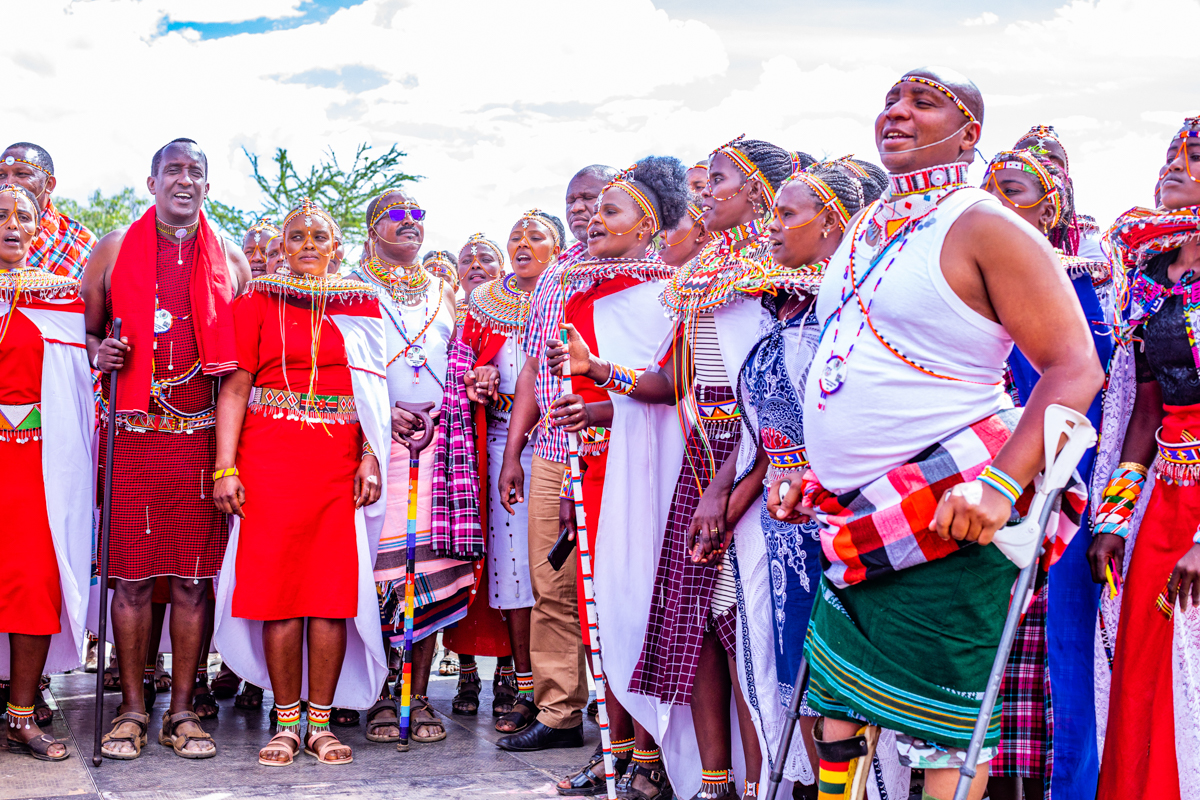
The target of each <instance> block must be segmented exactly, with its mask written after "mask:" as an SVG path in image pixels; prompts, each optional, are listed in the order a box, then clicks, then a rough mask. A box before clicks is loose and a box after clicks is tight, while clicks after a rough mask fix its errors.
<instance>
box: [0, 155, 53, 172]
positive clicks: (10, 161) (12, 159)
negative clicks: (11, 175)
mask: <svg viewBox="0 0 1200 800" xmlns="http://www.w3.org/2000/svg"><path fill="white" fill-rule="evenodd" d="M4 163H5V164H7V165H8V166H10V167H11V166H12V165H13V164H28V165H29V166H31V167H33V168H34V169H36V170H37V171H38V172H41V173H42V174H43V175H48V176H49V175H53V174H54V173H53V172H51V171H50V170H48V169H46V168H45V167H43V166H42V165H41V164H35V163H33V162H32V161H29V160H28V159H25V158H17V157H16V156H5V157H4Z"/></svg>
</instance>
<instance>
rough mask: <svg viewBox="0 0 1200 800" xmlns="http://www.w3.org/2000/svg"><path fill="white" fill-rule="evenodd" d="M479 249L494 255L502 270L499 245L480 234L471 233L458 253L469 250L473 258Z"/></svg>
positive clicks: (502, 259) (502, 262)
mask: <svg viewBox="0 0 1200 800" xmlns="http://www.w3.org/2000/svg"><path fill="white" fill-rule="evenodd" d="M551 227H553V226H551ZM480 247H486V248H487V249H489V250H491V251H492V252H493V253H495V254H496V261H497V262H498V263H499V264H500V268H501V269H504V251H502V250H501V249H500V245H498V244H496V243H495V242H493V241H492V240H491V239H489V238H487V237H486V236H484V235H483V234H482V233H472V234H471V235H470V236H469V237H467V243H466V244H464V245H463V246H462V247H460V248H459V250H458V252H459V253H462V251H463V250H466V249H467V248H470V250H471V255H472V256H473V255H475V254H476V253H477V252H478V251H479V248H480Z"/></svg>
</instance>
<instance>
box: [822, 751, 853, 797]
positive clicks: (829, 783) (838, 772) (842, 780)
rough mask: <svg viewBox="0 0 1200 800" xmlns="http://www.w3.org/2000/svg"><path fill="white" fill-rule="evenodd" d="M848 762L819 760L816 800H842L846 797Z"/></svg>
mask: <svg viewBox="0 0 1200 800" xmlns="http://www.w3.org/2000/svg"><path fill="white" fill-rule="evenodd" d="M849 770H850V762H849V761H837V762H834V761H826V760H825V759H823V758H822V759H821V770H820V774H819V776H818V778H817V800H842V798H843V797H845V796H846V773H847V772H848V771H849Z"/></svg>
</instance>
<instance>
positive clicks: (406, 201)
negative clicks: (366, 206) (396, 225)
mask: <svg viewBox="0 0 1200 800" xmlns="http://www.w3.org/2000/svg"><path fill="white" fill-rule="evenodd" d="M386 194H391V192H387V193H385V195H386ZM420 207H421V204H420V203H418V202H417V201H416V200H413V199H411V198H408V197H405V196H404V195H400V199H399V200H397V201H395V202H394V203H388V204H387V205H386V206H381V207H379V208H377V209H375V217H374V218H373V219H372V220H371V224H370V225H368V226H367V227H368V228H374V227H375V223H376V222H379V220H381V219H383V217H384V216H385V215H386V214H387V212H388V211H389V210H391V209H393V208H420Z"/></svg>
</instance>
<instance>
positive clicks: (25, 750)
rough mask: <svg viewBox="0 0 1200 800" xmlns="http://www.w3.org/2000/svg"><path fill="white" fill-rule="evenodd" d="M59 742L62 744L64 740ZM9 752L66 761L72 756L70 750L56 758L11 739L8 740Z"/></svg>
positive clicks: (41, 758) (39, 758)
mask: <svg viewBox="0 0 1200 800" xmlns="http://www.w3.org/2000/svg"><path fill="white" fill-rule="evenodd" d="M14 744H16V745H17V746H16V747H13V745H14ZM59 744H62V742H59ZM8 752H10V753H12V754H13V755H19V756H32V757H33V758H35V759H37V760H38V761H66V760H67V759H68V758H70V757H71V753H70V751H67V752H65V753H63V754H62V755H61V756H59V757H57V758H55V757H54V756H46V755H42V754H41V753H38V752H35V751H34V749H33V748H32V747H30V746H29V745H26V744H21V743H19V742H18V743H14V742H11V741H10V742H8Z"/></svg>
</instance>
